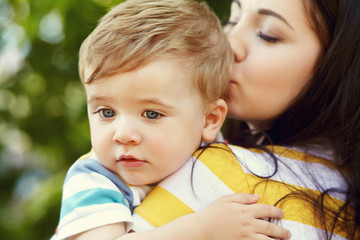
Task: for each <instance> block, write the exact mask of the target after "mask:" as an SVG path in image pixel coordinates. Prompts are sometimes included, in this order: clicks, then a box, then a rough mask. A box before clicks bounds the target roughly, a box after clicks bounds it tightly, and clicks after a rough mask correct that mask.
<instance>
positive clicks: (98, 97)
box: [87, 96, 111, 104]
mask: <svg viewBox="0 0 360 240" xmlns="http://www.w3.org/2000/svg"><path fill="white" fill-rule="evenodd" d="M110 100H111V98H110V97H107V96H94V97H90V98H89V99H88V101H87V103H88V104H91V103H93V102H98V101H110Z"/></svg>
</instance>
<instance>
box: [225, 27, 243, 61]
mask: <svg viewBox="0 0 360 240" xmlns="http://www.w3.org/2000/svg"><path fill="white" fill-rule="evenodd" d="M235 31H236V30H235V29H234V30H233V31H231V32H230V33H229V34H228V39H229V42H230V46H231V49H232V50H233V52H234V59H235V63H238V62H241V61H243V60H244V59H245V58H246V55H247V50H246V43H245V41H244V39H243V38H241V36H239V34H236V32H235Z"/></svg>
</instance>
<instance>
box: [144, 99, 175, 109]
mask: <svg viewBox="0 0 360 240" xmlns="http://www.w3.org/2000/svg"><path fill="white" fill-rule="evenodd" d="M137 102H139V103H142V104H153V105H159V106H163V107H166V108H174V107H173V106H172V105H170V104H167V103H165V102H164V101H163V100H162V99H160V98H139V99H138V100H137Z"/></svg>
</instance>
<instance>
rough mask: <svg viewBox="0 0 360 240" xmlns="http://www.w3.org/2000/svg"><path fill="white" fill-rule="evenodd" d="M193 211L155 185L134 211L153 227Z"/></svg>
mask: <svg viewBox="0 0 360 240" xmlns="http://www.w3.org/2000/svg"><path fill="white" fill-rule="evenodd" d="M193 212H194V211H193V210H192V209H191V208H190V207H188V206H187V205H186V204H184V203H183V202H182V201H181V200H179V199H178V198H177V197H175V196H174V195H172V194H171V193H169V192H168V191H166V190H165V189H164V188H162V187H159V186H157V187H155V188H154V189H153V190H152V191H151V192H150V193H149V195H148V196H147V197H146V198H145V199H144V201H143V202H142V203H141V205H140V206H138V207H137V208H135V211H134V213H136V214H138V215H139V216H140V217H142V218H143V219H145V220H146V221H147V222H148V223H150V224H151V225H153V226H154V227H159V226H162V225H164V224H166V223H168V222H170V221H172V220H174V219H176V218H178V217H181V216H183V215H186V214H189V213H193Z"/></svg>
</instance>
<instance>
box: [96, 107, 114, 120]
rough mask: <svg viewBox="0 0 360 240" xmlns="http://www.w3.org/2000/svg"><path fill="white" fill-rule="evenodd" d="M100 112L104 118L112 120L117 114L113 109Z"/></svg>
mask: <svg viewBox="0 0 360 240" xmlns="http://www.w3.org/2000/svg"><path fill="white" fill-rule="evenodd" d="M100 112H101V115H102V116H103V117H104V118H112V117H113V116H115V112H114V111H113V110H111V109H102V110H101V111H100Z"/></svg>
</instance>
